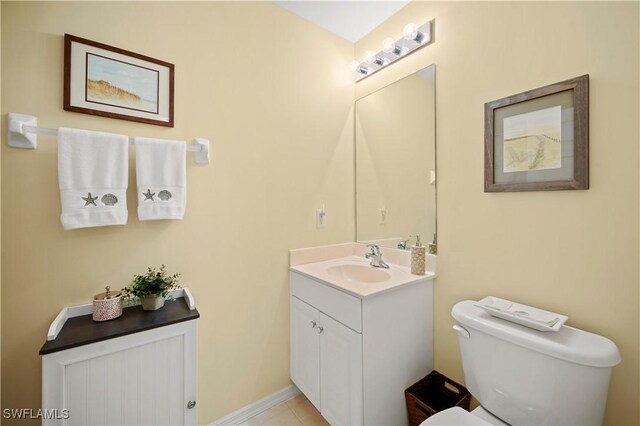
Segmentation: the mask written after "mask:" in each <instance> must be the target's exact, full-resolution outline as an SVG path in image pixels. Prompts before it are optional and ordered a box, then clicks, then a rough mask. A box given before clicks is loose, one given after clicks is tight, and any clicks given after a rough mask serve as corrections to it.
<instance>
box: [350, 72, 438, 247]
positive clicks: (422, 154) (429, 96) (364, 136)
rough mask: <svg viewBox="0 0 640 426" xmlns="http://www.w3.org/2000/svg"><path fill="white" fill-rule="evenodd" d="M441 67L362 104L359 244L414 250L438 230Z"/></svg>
mask: <svg viewBox="0 0 640 426" xmlns="http://www.w3.org/2000/svg"><path fill="white" fill-rule="evenodd" d="M435 68H436V67H435V65H430V66H428V67H426V68H424V69H422V70H420V71H418V72H416V73H414V74H411V75H410V76H408V77H405V78H403V79H402V80H399V81H396V82H394V83H392V84H390V85H389V86H386V87H384V88H382V89H380V90H378V91H377V92H374V93H372V94H370V95H368V96H366V97H363V98H361V99H359V100H358V101H357V102H356V241H358V242H363V243H365V242H366V243H375V244H378V245H380V246H384V247H391V248H403V247H404V246H405V244H406V248H410V246H411V245H412V244H415V235H420V237H421V238H422V241H423V243H425V244H426V243H428V242H430V241H431V240H432V238H433V236H434V234H435V232H436V183H435V171H436V134H435ZM410 236H414V237H413V238H410ZM407 240H408V241H407ZM405 241H407V242H406V243H404V242H405Z"/></svg>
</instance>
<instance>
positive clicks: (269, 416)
mask: <svg viewBox="0 0 640 426" xmlns="http://www.w3.org/2000/svg"><path fill="white" fill-rule="evenodd" d="M244 424H245V425H247V426H267V425H277V426H293V425H304V426H329V423H327V421H326V420H325V419H324V418H323V417H322V416H321V415H320V412H319V411H318V410H316V407H314V406H313V404H312V403H311V402H310V401H309V400H308V399H307V398H305V396H304V395H302V394H300V395H298V396H296V397H295V398H293V399H290V400H288V401H285V402H283V403H281V404H278V405H276V406H275V407H273V408H271V409H269V410H267V411H265V412H263V413H260V414H258V415H257V416H255V417H252V418H250V419H249V420H247V422H246V423H244Z"/></svg>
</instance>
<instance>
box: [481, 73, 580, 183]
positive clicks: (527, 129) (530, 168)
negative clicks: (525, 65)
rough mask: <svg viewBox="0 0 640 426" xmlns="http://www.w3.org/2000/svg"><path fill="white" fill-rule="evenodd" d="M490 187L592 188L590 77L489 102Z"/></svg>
mask: <svg viewBox="0 0 640 426" xmlns="http://www.w3.org/2000/svg"><path fill="white" fill-rule="evenodd" d="M484 111H485V136H484V139H485V141H484V142H485V163H484V164H485V169H484V171H485V173H484V190H485V192H507V191H550V190H561V189H588V188H589V76H588V75H583V76H581V77H576V78H573V79H571V80H566V81H562V82H560V83H555V84H551V85H549V86H545V87H541V88H538V89H534V90H530V91H527V92H523V93H519V94H517V95H513V96H509V97H507V98H503V99H498V100H496V101H493V102H489V103H486V104H485V109H484Z"/></svg>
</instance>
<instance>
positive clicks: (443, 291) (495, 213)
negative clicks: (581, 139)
mask: <svg viewBox="0 0 640 426" xmlns="http://www.w3.org/2000/svg"><path fill="white" fill-rule="evenodd" d="M638 13H639V4H638V2H628V3H613V2H596V3H593V2H580V3H565V2H562V3H549V2H541V3H526V2H500V3H487V2H475V3H426V2H425V3H422V2H413V3H411V4H409V5H408V6H407V7H405V8H403V9H402V10H400V11H399V12H398V13H397V14H396V15H394V16H393V17H392V18H391V19H390V20H388V21H386V22H385V23H384V24H383V25H381V26H380V27H379V28H377V29H376V30H374V31H373V32H372V33H371V34H369V35H368V36H366V37H365V38H364V39H363V40H361V41H360V42H358V43H356V57H357V58H362V57H363V54H364V52H365V51H366V50H370V49H371V50H378V49H379V48H380V47H381V44H382V40H383V39H384V38H385V37H389V36H393V37H399V36H400V35H401V31H402V28H403V26H404V25H405V24H406V23H408V22H416V23H422V22H423V21H426V20H428V19H435V42H434V43H433V44H432V45H430V46H428V47H425V48H423V49H422V50H421V51H419V52H417V53H415V54H413V55H411V56H409V57H407V58H405V59H403V60H402V61H401V62H398V63H396V64H393V65H391V66H390V67H389V68H388V69H387V70H384V71H381V72H379V73H378V74H375V75H373V76H371V77H369V78H367V79H366V80H364V81H362V82H360V83H357V84H356V98H359V97H362V96H364V95H366V94H367V93H370V92H371V91H373V90H376V89H377V88H379V87H382V86H384V85H386V84H388V83H389V82H392V81H395V80H397V79H398V78H401V77H404V76H405V75H408V74H410V73H412V72H414V71H416V70H418V69H420V68H422V67H424V66H426V65H429V64H431V63H435V64H437V69H438V76H437V82H436V93H437V95H436V105H437V106H436V111H437V112H436V131H437V133H436V134H437V136H436V139H437V167H438V237H439V239H438V243H439V247H438V275H439V277H438V279H437V282H436V284H435V286H434V289H435V290H434V291H435V294H434V299H435V303H434V306H435V364H436V365H435V366H436V368H437V369H438V370H440V371H441V372H443V373H445V374H448V375H450V376H452V377H454V378H456V379H460V380H461V379H462V378H463V375H462V369H461V364H460V356H459V354H458V343H457V339H456V335H455V333H453V332H452V331H451V326H452V324H453V321H452V319H451V317H450V310H451V307H452V306H453V304H454V303H455V302H457V301H459V300H463V299H478V298H481V297H483V296H486V295H495V296H502V297H505V298H508V299H513V300H517V301H522V302H525V303H528V304H532V305H536V306H540V307H543V308H547V309H550V310H554V311H558V312H562V313H565V314H567V315H568V316H569V322H568V324H569V325H572V326H575V327H579V328H583V329H586V330H589V331H592V332H595V333H598V334H602V335H604V336H607V337H609V338H611V339H612V340H613V341H614V342H615V343H616V344H617V345H618V347H619V348H620V351H621V352H622V363H621V364H620V365H619V366H617V367H616V368H615V369H614V370H613V376H612V380H611V386H610V391H609V401H608V407H607V413H606V418H605V421H606V423H607V424H626V425H631V424H638V423H640V415H639V400H640V395H639V391H638V383H639V370H638V362H639V360H638V350H639V345H640V342H639V339H638V338H639V334H640V330H639V323H640V319H639V312H638V311H639V309H638V300H639V294H638V286H639V281H640V279H639V271H638V260H639V258H640V254H639V246H638V235H639V226H638V225H639V223H638V220H639V217H640V212H639V209H638V202H639V200H638V195H639V192H640V191H639V186H638V182H639V176H638V170H639V164H638V158H639V152H638V145H639V143H638V141H639V133H638V116H640V108H639V99H638V98H639V96H638V93H639V90H640V87H639V83H638V79H639V72H640V69H639V64H638V61H639V56H638V55H639V51H640V48H639V43H638V39H639V34H638ZM587 73H588V74H590V76H591V77H590V84H591V86H590V88H591V94H590V95H591V96H590V113H591V116H590V132H591V134H590V154H591V160H590V175H591V179H590V181H591V188H590V189H589V190H586V191H558V192H528V193H505V194H486V193H484V192H483V170H484V169H483V167H484V163H483V155H484V152H483V133H484V127H483V126H484V124H483V117H484V111H483V106H484V103H485V102H488V101H491V100H495V99H498V98H502V97H505V96H509V95H512V94H514V93H518V92H522V91H525V90H528V89H533V88H535V87H540V86H543V85H546V84H551V83H555V82H557V81H561V80H564V79H568V78H571V77H576V76H579V75H582V74H587ZM576 391H577V392H579V389H576ZM567 408H568V409H570V408H571V407H567Z"/></svg>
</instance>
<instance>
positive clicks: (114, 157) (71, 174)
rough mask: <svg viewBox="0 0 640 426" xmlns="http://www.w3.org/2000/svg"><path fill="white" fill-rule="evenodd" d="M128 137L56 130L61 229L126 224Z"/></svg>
mask: <svg viewBox="0 0 640 426" xmlns="http://www.w3.org/2000/svg"><path fill="white" fill-rule="evenodd" d="M128 173H129V138H128V137H127V136H124V135H115V134H110V133H100V132H92V131H89V130H77V129H66V128H60V129H58V183H59V186H60V203H61V204H62V214H61V215H60V221H61V222H62V227H63V228H64V229H77V228H88V227H94V226H108V225H126V223H127V184H128Z"/></svg>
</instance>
